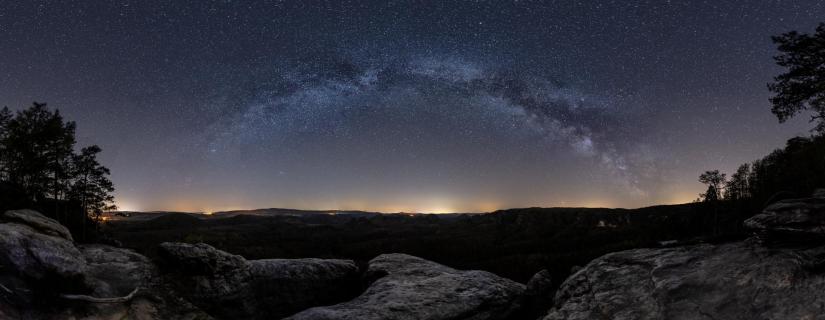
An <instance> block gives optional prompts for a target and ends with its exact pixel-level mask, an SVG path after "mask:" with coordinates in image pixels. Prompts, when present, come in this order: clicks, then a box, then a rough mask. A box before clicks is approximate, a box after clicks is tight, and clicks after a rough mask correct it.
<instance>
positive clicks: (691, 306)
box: [544, 242, 825, 320]
mask: <svg viewBox="0 0 825 320" xmlns="http://www.w3.org/2000/svg"><path fill="white" fill-rule="evenodd" d="M822 257H825V249H823V248H822V247H817V248H813V249H805V250H797V249H775V248H766V247H762V246H760V245H758V244H756V243H754V242H739V243H732V244H724V245H718V246H716V245H696V246H687V247H679V248H669V249H638V250H630V251H623V252H618V253H612V254H608V255H605V256H603V257H601V258H598V259H596V260H594V261H593V262H591V263H590V264H588V265H587V266H586V267H585V268H584V269H582V270H581V271H579V272H578V273H576V274H574V275H572V276H571V277H569V278H568V279H567V281H565V282H564V284H563V285H562V287H561V288H560V289H559V291H558V293H557V295H556V303H557V307H556V308H555V309H554V310H552V311H551V312H550V313H549V314H548V315H547V316H546V317H545V318H544V319H546V320H551V319H821V318H822V315H825V303H823V298H822V292H825V274H823V273H821V270H819V267H820V263H821V262H820V260H821V259H822Z"/></svg>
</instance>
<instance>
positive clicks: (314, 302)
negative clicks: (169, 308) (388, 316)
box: [160, 243, 360, 319]
mask: <svg viewBox="0 0 825 320" xmlns="http://www.w3.org/2000/svg"><path fill="white" fill-rule="evenodd" d="M160 253H161V256H162V257H163V259H164V261H165V262H166V265H167V266H166V267H167V268H169V269H170V270H171V271H172V275H171V276H170V277H169V279H170V282H173V283H175V284H177V288H178V291H179V292H181V293H182V294H183V295H184V296H186V297H187V299H189V300H190V301H192V302H193V303H194V304H196V305H198V306H199V307H201V308H202V309H204V310H206V311H207V312H209V313H210V314H213V315H215V316H217V317H221V318H226V319H237V318H245V319H248V318H256V319H273V318H276V319H277V318H281V317H284V316H288V315H291V314H293V313H295V312H298V311H301V310H304V309H306V308H309V307H314V306H319V305H325V304H332V303H337V302H341V301H346V300H348V299H350V298H352V297H354V296H356V295H357V294H358V292H359V289H360V285H359V272H358V267H357V266H356V265H355V263H354V262H353V261H350V260H331V259H329V260H327V259H265V260H250V261H247V260H246V259H244V258H243V257H241V256H238V255H233V254H229V253H226V252H223V251H220V250H217V249H215V248H213V247H211V246H209V245H206V244H195V245H193V244H185V243H163V244H161V251H160Z"/></svg>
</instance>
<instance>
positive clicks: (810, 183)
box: [699, 23, 825, 216]
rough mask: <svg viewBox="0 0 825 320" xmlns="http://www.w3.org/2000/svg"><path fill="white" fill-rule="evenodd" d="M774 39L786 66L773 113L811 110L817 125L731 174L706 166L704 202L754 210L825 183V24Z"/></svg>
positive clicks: (776, 85)
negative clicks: (811, 29)
mask: <svg viewBox="0 0 825 320" xmlns="http://www.w3.org/2000/svg"><path fill="white" fill-rule="evenodd" d="M772 39H773V41H774V43H775V44H776V45H777V49H778V51H779V54H778V55H777V56H775V57H774V60H776V63H777V65H779V66H781V67H784V68H786V69H787V70H786V72H785V73H783V74H780V75H778V76H776V77H774V79H773V80H774V81H773V82H772V83H769V84H768V89H769V90H770V91H771V92H772V93H773V94H774V96H773V97H771V99H770V101H771V112H773V114H774V115H775V116H776V117H777V119H778V120H779V122H785V121H786V120H788V119H790V118H792V117H794V116H796V115H799V114H807V115H810V117H811V118H810V119H811V122H814V123H815V124H816V125H815V127H814V129H813V134H812V135H811V136H810V137H795V138H792V139H790V140H788V142H787V144H786V145H785V147H784V148H781V149H777V150H775V151H773V152H771V153H770V154H768V155H767V156H765V157H763V158H761V159H758V160H755V161H753V162H751V163H745V164H742V165H741V166H739V168H737V169H736V171H735V172H734V173H733V174H731V175H730V179H728V178H727V175H726V174H724V173H721V172H719V170H713V171H706V172H705V173H703V174H702V175H700V176H699V181H700V182H702V183H704V184H706V185H707V191H706V192H705V193H702V194H700V198H699V200H700V201H702V202H706V203H718V202H721V201H725V202H728V204H727V206H728V207H730V206H731V204H733V206H734V207H736V208H741V209H740V210H738V211H744V210H751V211H752V210H754V209H761V208H762V207H764V206H766V205H768V204H770V203H772V202H775V201H778V200H781V199H785V198H794V197H797V198H798V197H808V196H810V195H811V193H812V192H813V191H814V190H815V189H817V188H825V23H820V24H819V26H818V27H817V28H816V30H815V32H814V33H811V34H806V33H799V32H796V31H792V32H788V33H785V34H782V35H779V36H775V37H773V38H772ZM743 216H747V215H743Z"/></svg>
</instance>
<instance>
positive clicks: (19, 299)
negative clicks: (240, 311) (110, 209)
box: [0, 210, 210, 319]
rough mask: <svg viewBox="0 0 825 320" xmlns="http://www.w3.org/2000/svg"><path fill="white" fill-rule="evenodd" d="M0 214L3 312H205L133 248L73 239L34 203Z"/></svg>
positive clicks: (1, 315) (0, 315)
mask: <svg viewBox="0 0 825 320" xmlns="http://www.w3.org/2000/svg"><path fill="white" fill-rule="evenodd" d="M2 218H3V221H5V223H0V319H70V318H82V319H181V318H187V319H210V316H209V315H207V314H206V313H204V312H202V311H200V310H198V309H197V308H195V307H194V306H192V305H191V304H189V303H188V302H186V301H184V300H181V299H179V298H177V297H176V295H175V294H174V293H172V292H171V291H170V290H169V289H168V288H166V287H165V286H164V285H163V283H161V282H160V281H159V278H158V277H157V273H156V270H155V268H154V265H153V264H151V263H150V262H149V260H148V259H146V258H145V257H143V256H141V255H139V254H137V253H135V252H134V251H131V250H128V249H120V248H114V247H109V246H103V245H87V246H76V245H75V244H74V243H73V242H72V241H71V239H72V238H71V236H70V235H69V234H68V230H66V229H65V228H64V227H63V226H61V225H60V224H58V223H57V222H56V221H54V220H52V219H49V218H46V217H44V216H43V215H41V214H39V213H37V212H35V211H31V210H17V211H9V212H6V214H4V215H3V217H2ZM123 296H127V297H128V299H122V298H123ZM121 300H122V301H121ZM95 301H97V302H95ZM101 301H103V302H106V301H119V302H117V303H99V302H101Z"/></svg>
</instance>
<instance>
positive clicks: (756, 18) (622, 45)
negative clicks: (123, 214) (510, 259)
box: [0, 0, 825, 211]
mask: <svg viewBox="0 0 825 320" xmlns="http://www.w3.org/2000/svg"><path fill="white" fill-rule="evenodd" d="M0 3H2V5H1V6H0V61H2V62H0V104H3V105H8V106H10V107H13V108H21V107H25V106H27V105H29V104H30V103H31V101H44V102H48V103H49V105H50V106H52V107H57V108H59V109H61V111H62V112H63V113H64V114H65V115H66V117H67V118H70V119H72V120H75V121H77V123H78V134H79V136H80V137H79V142H80V143H81V144H90V143H96V144H99V145H100V146H101V147H102V148H103V149H104V154H103V156H102V158H103V159H102V160H103V162H104V163H105V164H106V165H108V166H109V167H110V168H111V169H112V172H113V174H112V178H113V180H114V182H115V184H116V187H117V188H118V192H117V202H118V204H119V205H120V206H121V207H122V208H123V209H143V210H149V209H176V210H204V211H212V210H223V209H235V208H255V207H298V208H317V209H321V208H341V209H367V210H382V211H486V210H492V209H496V208H504V207H525V206H619V207H638V206H643V205H649V204H657V203H673V202H684V201H690V200H692V199H694V198H695V197H696V194H698V193H699V192H700V191H701V187H700V185H699V184H698V182H696V177H697V176H698V174H699V173H700V172H701V171H703V170H705V169H712V168H719V169H722V170H726V171H731V170H733V169H734V168H735V167H736V166H737V165H738V164H740V163H743V162H746V161H751V160H753V159H755V158H758V157H761V156H762V155H764V154H766V153H768V152H769V151H771V150H772V149H774V148H777V147H780V146H782V145H783V143H784V140H786V139H787V138H789V137H791V136H794V135H800V134H808V129H809V128H810V127H811V125H810V124H808V123H806V122H805V121H804V119H798V120H795V121H791V122H789V123H785V124H781V125H780V124H778V123H777V122H776V119H775V118H774V117H773V115H772V114H770V111H769V105H768V102H767V98H768V97H769V95H770V94H769V92H768V91H767V89H766V87H765V84H766V83H767V82H769V81H770V80H771V77H772V76H774V75H776V74H778V73H779V72H781V69H779V68H778V67H776V66H775V65H774V64H773V61H772V59H771V56H772V55H774V46H773V44H772V43H771V41H770V36H771V35H775V34H779V33H782V32H786V31H790V30H799V31H811V30H813V28H814V27H815V26H816V24H817V23H818V22H820V21H821V20H825V5H823V3H822V2H820V1H782V2H780V1H679V2H670V1H636V2H627V1H602V2H597V1H583V2H574V1H546V2H521V1H519V2H512V3H508V2H503V1H490V2H455V1H449V2H447V1H444V2H428V1H418V2H412V1H409V2H406V1H405V2H401V1H375V2H367V1H353V2H348V1H341V2H339V1H193V2H189V3H187V2H184V1H107V2H105V3H101V2H93V1H78V2H74V1H2V0H0Z"/></svg>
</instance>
